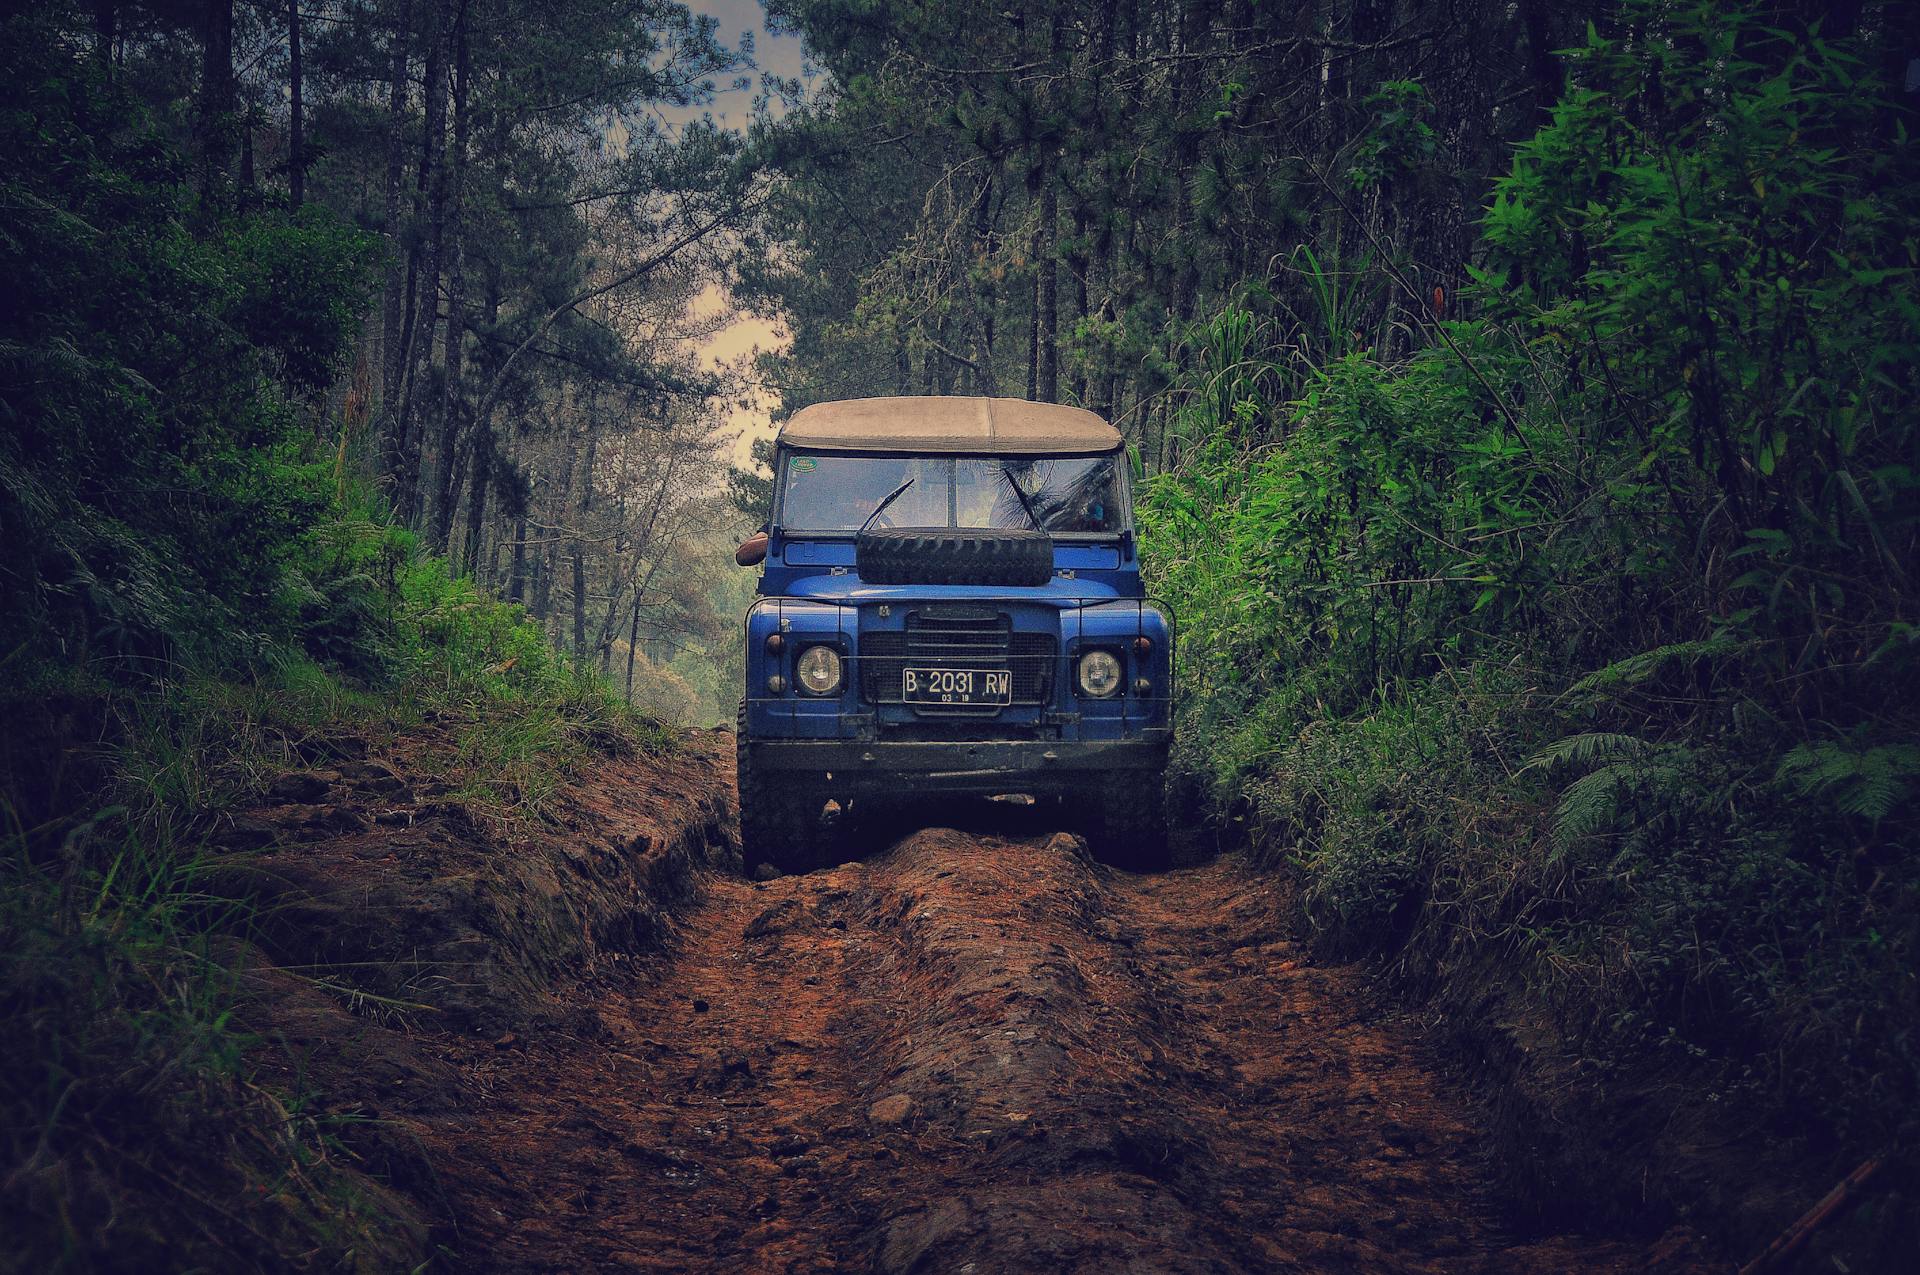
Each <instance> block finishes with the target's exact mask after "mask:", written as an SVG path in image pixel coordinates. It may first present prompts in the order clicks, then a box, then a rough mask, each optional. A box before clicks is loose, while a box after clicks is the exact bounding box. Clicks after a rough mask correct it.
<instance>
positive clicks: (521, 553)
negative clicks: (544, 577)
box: [507, 510, 527, 602]
mask: <svg viewBox="0 0 1920 1275" xmlns="http://www.w3.org/2000/svg"><path fill="white" fill-rule="evenodd" d="M526 596H527V514H526V511H525V510H522V511H521V512H520V515H519V517H517V518H515V519H514V520H513V557H512V565H511V566H510V567H508V568H507V598H508V600H509V601H513V602H521V601H524V600H525V599H526Z"/></svg>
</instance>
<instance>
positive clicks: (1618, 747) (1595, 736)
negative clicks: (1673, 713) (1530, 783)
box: [1523, 731, 1653, 770]
mask: <svg viewBox="0 0 1920 1275" xmlns="http://www.w3.org/2000/svg"><path fill="white" fill-rule="evenodd" d="M1652 748H1653V745H1652V744H1649V743H1648V742H1647V741H1646V740H1644V739H1641V738H1639V737H1638V736H1636V735H1618V734H1609V733H1607V732H1605V731H1589V732H1586V733H1585V734H1580V735H1569V736H1567V737H1566V738H1565V739H1562V740H1556V741H1555V742H1553V743H1551V744H1548V745H1547V746H1546V747H1545V748H1542V749H1541V750H1540V751H1539V752H1537V753H1535V754H1534V755H1533V756H1532V757H1531V758H1529V759H1528V761H1527V764H1526V766H1525V767H1524V768H1523V769H1527V770H1531V769H1533V768H1534V767H1536V766H1541V767H1551V766H1560V765H1567V766H1585V765H1590V764H1592V763H1593V762H1597V761H1618V760H1620V759H1622V758H1626V757H1640V756H1644V755H1645V754H1646V753H1647V752H1648V751H1650V750H1651V749H1652Z"/></svg>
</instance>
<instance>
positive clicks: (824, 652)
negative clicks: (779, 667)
mask: <svg viewBox="0 0 1920 1275" xmlns="http://www.w3.org/2000/svg"><path fill="white" fill-rule="evenodd" d="M793 674H794V676H795V677H797V678H799V679H800V685H802V686H804V687H806V688H807V690H809V691H810V692H812V693H813V694H815V695H831V694H833V693H834V692H835V691H837V690H839V689H840V653H839V652H838V651H835V650H834V649H833V648H832V647H830V646H810V647H808V648H807V649H806V650H804V651H802V652H800V658H799V660H797V661H796V662H795V663H794V666H793Z"/></svg>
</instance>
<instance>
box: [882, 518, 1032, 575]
mask: <svg viewBox="0 0 1920 1275" xmlns="http://www.w3.org/2000/svg"><path fill="white" fill-rule="evenodd" d="M853 553H854V569H855V570H857V571H858V572H859V573H860V578H861V579H862V580H864V581H866V582H867V583H868V584H998V585H1009V586H1016V587H1023V588H1032V587H1036V586H1039V585H1043V584H1045V583H1047V582H1048V581H1049V580H1051V579H1053V537H1052V536H1049V535H1048V534H1046V533H1045V532H1044V531H990V530H981V531H955V530H948V529H934V528H913V527H906V528H899V529H893V528H888V529H885V530H879V531H863V532H861V533H860V535H859V537H858V538H857V539H856V540H855V541H854V548H853Z"/></svg>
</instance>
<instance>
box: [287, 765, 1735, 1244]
mask: <svg viewBox="0 0 1920 1275" xmlns="http://www.w3.org/2000/svg"><path fill="white" fill-rule="evenodd" d="M728 742H729V741H728V740H727V738H726V737H725V736H719V737H706V738H703V739H700V740H696V742H695V744H694V745H693V746H692V747H691V748H690V749H689V750H687V751H686V752H685V753H683V754H681V755H679V756H678V757H673V758H666V759H653V758H636V759H619V760H616V761H613V762H610V763H608V764H607V765H606V766H604V767H602V768H600V769H599V770H598V771H597V772H596V773H595V774H593V775H591V776H587V777H585V779H584V781H583V783H582V785H581V787H580V788H579V790H578V791H577V792H576V793H575V794H574V795H572V796H569V797H567V798H565V801H564V803H563V804H562V805H561V807H559V808H558V809H557V812H556V817H555V819H554V821H553V822H552V825H551V826H550V827H548V828H547V829H546V830H544V831H540V832H537V833H534V834H527V835H526V836H525V837H524V838H523V840H522V841H521V842H519V843H514V842H511V841H506V840H494V839H491V838H494V837H496V836H504V834H495V833H488V832H486V830H485V829H479V828H476V827H475V826H474V825H472V824H471V822H470V821H466V820H461V819H458V818H454V817H451V816H449V815H446V814H443V813H440V812H437V811H433V810H431V809H425V808H423V807H422V806H421V805H420V801H421V797H422V794H420V793H418V792H414V793H412V794H411V796H412V798H413V802H414V804H413V806H412V816H411V818H410V819H405V820H402V819H394V818H389V819H383V818H382V816H381V814H380V813H379V811H378V810H377V809H373V810H372V812H371V813H366V811H365V809H364V808H367V807H369V801H368V800H367V796H368V792H369V790H368V789H365V788H360V789H356V788H354V787H353V784H354V783H355V782H356V780H355V776H356V775H362V774H367V773H373V774H375V777H376V780H377V781H378V782H379V784H380V785H381V786H382V787H384V786H386V785H387V780H386V779H385V778H384V777H381V776H379V775H378V773H377V772H371V771H358V770H356V771H351V772H349V770H348V769H347V768H345V767H340V766H335V767H334V768H333V770H334V772H335V773H337V774H338V776H339V779H338V780H337V781H335V780H327V781H326V782H327V784H328V787H327V790H326V791H325V792H324V793H323V794H321V797H322V800H319V801H313V802H308V803H305V804H306V805H307V806H309V807H312V808H315V809H324V808H328V807H331V808H334V809H336V810H338V809H340V808H342V807H345V808H349V809H352V810H353V811H354V812H355V813H356V814H358V815H359V816H360V817H359V820H358V822H354V821H351V820H350V821H347V822H346V824H345V826H344V827H341V828H337V829H333V828H331V825H333V824H334V823H335V822H336V821H337V820H339V819H340V816H338V815H337V814H336V815H326V814H309V815H303V816H300V817H301V818H303V819H306V820H307V821H309V822H311V823H313V824H315V825H316V826H320V827H322V828H323V831H322V833H321V834H320V835H317V836H315V837H314V838H312V839H311V840H309V841H308V842H306V843H305V844H303V845H302V846H300V847H289V848H287V849H283V850H281V851H278V852H276V853H275V854H273V855H270V856H268V857H267V859H266V861H265V862H264V864H263V866H264V867H267V868H277V869H279V873H280V875H279V878H278V879H279V880H281V881H282V882H283V884H284V891H285V892H284V893H283V894H282V895H280V896H279V897H280V899H281V902H282V904H283V905H284V906H285V907H286V908H287V909H288V915H289V918H290V921H289V931H290V932H291V933H295V934H305V935H308V936H313V935H319V934H325V933H328V932H329V931H328V930H327V922H328V921H329V919H330V918H333V917H336V916H337V917H338V920H339V924H340V927H341V928H340V929H339V930H338V931H337V934H338V939H337V942H334V943H332V944H331V945H330V946H329V947H328V948H327V950H326V951H325V952H320V953H316V954H315V955H317V956H324V957H328V958H330V959H334V960H340V959H342V958H345V957H347V956H349V955H350V952H351V949H352V948H353V947H354V945H362V944H364V945H366V946H367V947H368V948H370V949H371V950H373V951H375V952H376V953H378V954H379V959H378V960H377V961H376V962H375V966H374V967H372V968H379V969H385V970H387V971H388V972H387V973H386V974H385V975H383V976H382V977H384V978H387V979H389V980H396V979H397V980H399V982H398V983H397V984H396V985H395V987H394V990H393V993H392V999H393V1000H395V1001H404V1000H407V999H408V996H409V994H411V995H413V996H416V997H417V998H418V999H419V1000H422V1001H427V1002H432V1001H434V1000H435V998H436V997H438V998H441V1000H442V1002H443V1008H444V1009H445V1010H446V1011H448V1012H439V1013H421V1012H417V1011H410V1010H408V1009H406V1008H405V1007H404V1006H402V1005H396V1004H390V1003H388V1002H387V1001H384V1000H371V999H367V998H365V997H361V998H360V999H358V1000H356V999H355V997H354V995H353V994H352V993H351V992H347V993H344V994H343V993H341V992H339V991H338V990H332V989H329V988H328V987H326V986H317V985H315V984H313V983H310V982H296V981H293V980H290V979H289V980H287V985H286V986H285V987H283V988H281V989H280V991H281V992H282V993H283V995H281V996H279V997H278V998H274V1003H275V1004H276V1005H277V1008H276V1009H275V1010H274V1012H273V1020H274V1021H272V1022H271V1023H270V1024H268V1025H267V1026H268V1029H269V1030H270V1031H271V1032H272V1034H274V1035H275V1036H276V1037H277V1038H278V1039H279V1040H280V1041H281V1042H282V1050H283V1054H284V1057H285V1058H286V1059H287V1065H288V1067H289V1068H290V1069H294V1068H298V1069H300V1071H301V1072H302V1073H303V1074H304V1075H305V1076H306V1077H308V1078H311V1080H312V1081H313V1082H315V1083H317V1085H318V1087H319V1088H320V1089H321V1091H322V1092H323V1093H324V1094H325V1095H326V1101H327V1102H328V1103H329V1104H330V1105H331V1106H332V1108H333V1109H334V1110H336V1111H339V1112H345V1113H351V1114H353V1115H355V1116H357V1117H364V1118H366V1122H365V1123H362V1124H359V1125H357V1126H356V1128H355V1131H354V1132H353V1134H352V1135H351V1137H350V1138H349V1144H350V1145H351V1146H352V1147H353V1149H354V1151H355V1153H356V1154H358V1155H361V1156H364V1157H366V1159H367V1160H368V1162H369V1164H370V1166H371V1167H372V1168H374V1169H375V1170H376V1171H377V1172H379V1173H380V1174H382V1175H383V1176H384V1177H386V1178H387V1179H388V1180H390V1181H392V1182H393V1183H395V1185H396V1186H397V1187H398V1188H399V1189H400V1190H402V1191H404V1192H405V1193H407V1194H408V1195H409V1196H410V1197H411V1198H412V1199H413V1200H415V1201H416V1202H417V1204H418V1208H419V1213H420V1216H421V1217H422V1218H423V1219H425V1220H426V1221H427V1222H428V1223H430V1224H431V1235H432V1243H433V1245H434V1246H435V1247H437V1248H439V1249H441V1250H442V1251H444V1252H445V1253H446V1254H448V1255H449V1258H448V1260H449V1262H450V1264H451V1267H457V1268H458V1269H463V1270H464V1269H484V1270H500V1271H578V1270H600V1269H641V1270H662V1271H666V1270H726V1271H733V1270H755V1271H758V1270H766V1271H834V1270H868V1269H872V1270H879V1271H888V1272H909V1271H951V1270H973V1271H978V1272H984V1271H994V1270H1008V1271H1013V1270H1020V1271H1024V1270H1063V1271H1071V1270H1080V1271H1094V1270H1099V1271H1102V1272H1108V1271H1243V1270H1265V1271H1503V1272H1504V1271H1522V1272H1524V1271H1539V1272H1546V1271H1556V1272H1557V1271H1572V1270H1580V1271H1629V1270H1632V1271H1640V1270H1649V1269H1662V1270H1670V1271H1683V1270H1705V1269H1718V1268H1717V1267H1712V1266H1709V1265H1707V1264H1705V1263H1704V1262H1703V1261H1702V1260H1701V1259H1700V1258H1699V1256H1698V1254H1697V1253H1696V1252H1695V1251H1694V1249H1693V1248H1692V1246H1691V1245H1690V1244H1689V1243H1688V1242H1687V1241H1686V1240H1685V1238H1684V1237H1682V1236H1669V1237H1667V1238H1666V1239H1665V1240H1664V1241H1662V1242H1661V1243H1659V1244H1656V1245H1654V1246H1652V1247H1651V1248H1648V1247H1645V1246H1641V1245H1634V1244H1630V1243H1626V1242H1622V1241H1618V1240H1607V1239H1605V1238H1594V1237H1574V1236H1538V1235H1536V1236H1520V1235H1516V1234H1514V1233H1512V1232H1511V1231H1510V1230H1509V1229H1507V1228H1506V1227H1504V1226H1503V1225H1502V1216H1503V1210H1502V1206H1501V1200H1500V1198H1499V1197H1498V1196H1497V1195H1496V1193H1495V1191H1494V1189H1493V1188H1492V1186H1491V1185H1490V1183H1491V1182H1493V1181H1494V1180H1495V1175H1494V1174H1493V1173H1492V1172H1491V1171H1490V1169H1491V1166H1489V1165H1488V1164H1487V1163H1486V1162H1485V1154H1486V1152H1485V1149H1484V1148H1485V1143H1484V1140H1483V1138H1482V1136H1481V1134H1480V1132H1479V1129H1480V1125H1479V1120H1478V1115H1477V1113H1476V1111H1475V1109H1474V1108H1473V1107H1472V1106H1470V1105H1468V1104H1466V1103H1465V1102H1463V1101H1462V1100H1461V1099H1459V1098H1458V1097H1456V1096H1454V1095H1453V1094H1452V1093H1450V1092H1449V1088H1448V1086H1447V1085H1446V1084H1445V1083H1444V1082H1443V1081H1442V1080H1441V1079H1440V1078H1439V1077H1438V1076H1437V1075H1436V1073H1435V1072H1434V1071H1433V1070H1432V1069H1431V1068H1430V1067H1428V1066H1426V1065H1423V1061H1422V1058H1423V1054H1422V1038H1421V1034H1420V1033H1419V1032H1418V1030H1417V1029H1416V1026H1415V1025H1414V1024H1412V1023H1411V1022H1409V1021H1406V1020H1404V1019H1402V1018H1400V1017H1397V1016H1396V1015H1395V1014H1393V1013H1392V1012H1390V1011H1387V1010H1383V1009H1382V1008H1381V1006H1380V1005H1379V1003H1378V1002H1377V1001H1376V1000H1374V999H1373V998H1371V997H1369V996H1368V995H1367V992H1366V989H1365V988H1364V987H1363V986H1362V984H1361V982H1360V980H1359V978H1358V976H1357V975H1356V974H1355V973H1354V972H1353V971H1351V970H1347V969H1343V968H1338V967H1332V968H1328V967H1320V966H1316V965H1314V964H1313V963H1311V962H1310V961H1308V960H1306V959H1305V958H1304V956H1303V954H1302V953H1300V952H1298V951H1297V950H1296V949H1295V947H1294V945H1293V942H1292V939H1291V937H1290V934H1289V927H1288V916H1289V908H1288V906H1287V900H1286V898H1285V897H1284V896H1283V893H1282V890H1283V887H1282V886H1281V885H1279V884H1278V883H1277V882H1276V880H1275V879H1274V878H1273V877H1271V876H1267V875H1263V874H1255V873H1253V872H1251V871H1249V870H1247V869H1245V868H1244V866H1243V865H1242V864H1241V863H1240V862H1239V861H1238V860H1236V859H1233V858H1223V859H1220V860H1217V861H1215V862H1213V863H1211V864H1208V865H1206V866H1203V867H1198V868H1190V869H1184V870H1181V871H1178V872H1174V873H1170V874H1167V875H1164V876H1157V877H1136V876H1129V875H1126V874H1119V873H1114V872H1111V871H1108V870H1106V869H1104V868H1101V867H1099V866H1098V865H1096V864H1094V863H1093V862H1092V861H1091V860H1090V859H1089V858H1088V857H1087V855H1086V853H1085V850H1084V847H1083V846H1082V844H1081V843H1080V842H1079V841H1078V840H1077V839H1076V838H1073V837H1070V836H1066V835H1063V834H1058V833H1054V832H1052V831H1050V830H1049V829H1047V828H1045V827H1042V826H1040V825H1039V824H1037V823H1035V822H1034V820H1035V819H1036V818H1037V815H1036V814H1035V812H1033V811H1030V810H1027V811H1023V810H1021V809H1019V808H1014V807H1008V806H1005V805H1002V804H999V803H977V804H974V805H971V806H956V807H953V808H950V809H943V810H942V811H940V812H938V814H939V816H940V818H941V819H942V820H943V821H945V822H949V823H952V822H959V823H963V824H965V825H966V826H964V827H943V828H931V829H922V830H914V829H912V828H909V827H905V826H902V827H896V828H893V829H890V830H889V829H882V830H879V831H877V832H876V833H874V834H872V835H873V842H872V851H873V852H872V853H871V854H870V855H869V856H868V857H866V858H865V859H864V860H863V861H861V862H855V863H849V864H846V865H843V866H841V867H838V868H834V869H831V870H827V871H822V872H816V873H812V874H809V875H806V876H802V877H784V878H780V879H777V880H774V881H771V882H766V883H753V882H748V881H745V880H742V879H740V878H739V877H738V876H737V875H736V874H735V873H734V872H733V870H732V868H731V865H730V864H728V863H727V862H726V860H727V858H728V851H727V849H726V847H725V845H724V843H723V841H722V840H721V838H720V836H719V833H718V830H719V829H720V827H721V823H720V821H722V820H724V810H725V807H724V794H725V789H726V782H727V779H728V778H729V777H730V776H729V775H728V769H729V768H728V767H727V765H726V760H725V758H726V750H725V748H724V745H725V744H726V743H728ZM368 760H370V761H371V760H373V759H368ZM386 769H388V770H395V769H397V768H396V767H393V766H391V765H387V766H386ZM401 777H402V778H404V776H401ZM355 794H359V795H355ZM282 795H283V796H288V795H294V796H297V795H300V794H297V793H293V791H292V786H291V785H288V786H287V787H285V788H284V789H283V790H282ZM372 795H373V796H381V794H379V793H373V794H372ZM387 795H389V796H391V795H395V794H387ZM426 800H427V801H428V802H431V801H432V800H434V799H433V798H426ZM300 804H301V803H292V804H283V805H282V806H279V807H277V808H275V809H273V810H267V811H263V812H261V813H260V816H259V817H260V818H262V819H265V820H268V821H269V822H271V823H274V824H276V825H277V826H284V825H285V824H286V823H287V822H288V820H289V819H291V818H293V817H294V815H293V814H290V813H289V812H290V811H293V810H294V809H295V807H296V806H298V805H300ZM372 804H373V805H376V806H377V803H372ZM395 808H396V809H398V807H397V806H396V807H395ZM690 810H691V811H693V812H694V814H693V816H692V817H689V815H688V812H689V811H690ZM922 813H925V812H922ZM302 856H304V858H303V857H302ZM295 860H297V861H298V862H299V865H300V866H299V868H298V870H297V871H296V870H295V869H294V868H292V867H290V866H289V865H290V863H291V862H293V861H295ZM369 901H371V902H372V903H374V904H375V910H374V913H373V916H372V919H369V918H368V917H367V916H365V915H359V914H355V913H354V909H355V908H359V907H364V906H365V904H366V903H367V902H369ZM315 909H319V910H318V911H316V910H315ZM295 920H297V924H295V923H293V922H294V921H295ZM309 942H311V938H310V939H309ZM304 950H306V949H303V948H301V947H300V946H299V945H298V944H293V945H290V946H288V947H287V949H286V951H285V952H282V953H281V955H282V956H285V955H287V954H289V953H294V952H299V951H304ZM403 970H410V971H411V973H407V974H404V975H403V974H402V973H401V972H400V971H403ZM459 971H466V972H465V973H460V972H459ZM262 977H271V978H280V979H286V977H287V976H285V975H267V974H263V975H262ZM408 980H411V981H408ZM382 986H385V984H382ZM387 994H388V993H384V992H383V993H382V995H387ZM289 1078H290V1079H292V1076H291V1074H290V1077H289Z"/></svg>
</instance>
